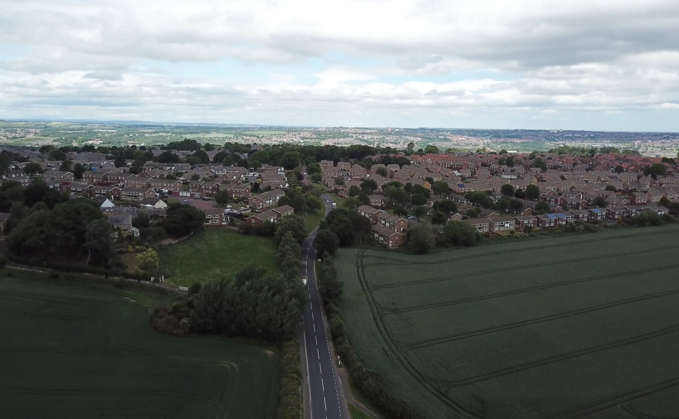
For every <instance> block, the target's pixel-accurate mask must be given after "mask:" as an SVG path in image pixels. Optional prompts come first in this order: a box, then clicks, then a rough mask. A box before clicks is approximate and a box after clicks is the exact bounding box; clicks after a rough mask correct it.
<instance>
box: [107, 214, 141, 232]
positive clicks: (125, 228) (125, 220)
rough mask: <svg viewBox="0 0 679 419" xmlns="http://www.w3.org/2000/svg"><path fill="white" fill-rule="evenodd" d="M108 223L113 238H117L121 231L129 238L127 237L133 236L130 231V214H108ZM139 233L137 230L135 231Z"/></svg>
mask: <svg viewBox="0 0 679 419" xmlns="http://www.w3.org/2000/svg"><path fill="white" fill-rule="evenodd" d="M108 222H109V224H111V227H112V228H113V230H114V231H113V233H112V235H113V237H118V231H117V230H121V231H122V233H123V235H126V236H129V235H134V231H132V228H133V227H132V216H131V215H130V214H122V213H117V212H116V213H109V214H108ZM137 231H139V230H137Z"/></svg>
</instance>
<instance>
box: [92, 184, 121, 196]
mask: <svg viewBox="0 0 679 419" xmlns="http://www.w3.org/2000/svg"><path fill="white" fill-rule="evenodd" d="M93 191H94V195H95V196H106V197H108V198H111V199H120V188H119V187H117V186H97V185H94V186H93Z"/></svg>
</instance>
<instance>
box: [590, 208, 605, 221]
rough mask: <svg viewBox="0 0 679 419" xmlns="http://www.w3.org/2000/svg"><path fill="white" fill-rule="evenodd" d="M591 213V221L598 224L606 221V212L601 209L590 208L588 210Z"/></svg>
mask: <svg viewBox="0 0 679 419" xmlns="http://www.w3.org/2000/svg"><path fill="white" fill-rule="evenodd" d="M587 212H589V221H590V222H594V223H598V222H600V221H603V220H604V215H605V213H604V211H603V210H601V209H599V208H590V209H588V210H587Z"/></svg>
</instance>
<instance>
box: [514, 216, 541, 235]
mask: <svg viewBox="0 0 679 419" xmlns="http://www.w3.org/2000/svg"><path fill="white" fill-rule="evenodd" d="M535 226H536V218H535V217H533V216H530V215H520V216H517V217H514V228H515V229H516V230H519V231H525V230H526V229H527V228H535Z"/></svg>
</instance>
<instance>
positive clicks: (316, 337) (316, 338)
mask: <svg viewBox="0 0 679 419" xmlns="http://www.w3.org/2000/svg"><path fill="white" fill-rule="evenodd" d="M314 339H315V340H316V346H318V336H315V335H314Z"/></svg>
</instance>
